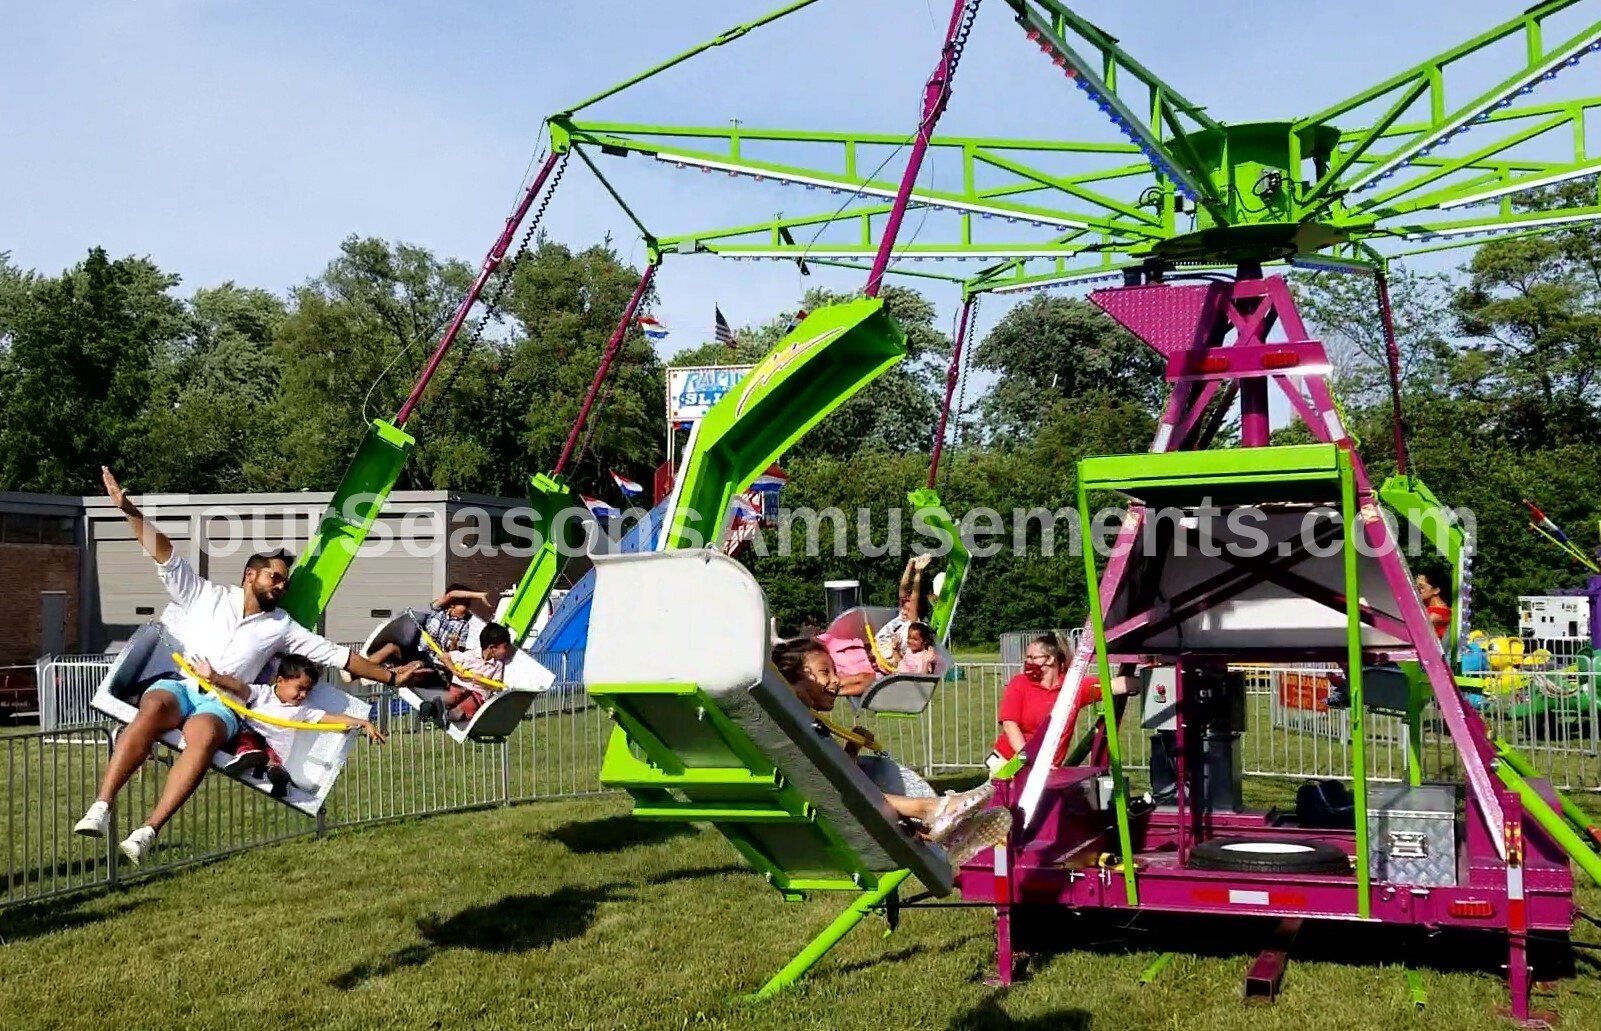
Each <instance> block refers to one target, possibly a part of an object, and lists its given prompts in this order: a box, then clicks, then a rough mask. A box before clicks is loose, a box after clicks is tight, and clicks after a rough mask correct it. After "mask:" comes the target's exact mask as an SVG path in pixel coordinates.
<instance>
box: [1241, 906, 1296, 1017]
mask: <svg viewBox="0 0 1601 1031" xmlns="http://www.w3.org/2000/svg"><path fill="white" fill-rule="evenodd" d="M1299 933H1301V921H1300V920H1299V919H1297V918H1287V919H1284V920H1280V921H1279V926H1278V928H1277V929H1276V930H1274V932H1273V940H1272V942H1271V943H1269V945H1268V947H1267V948H1265V949H1263V950H1262V952H1261V954H1259V955H1258V956H1257V957H1256V962H1255V963H1252V964H1251V969H1250V970H1248V971H1246V974H1245V1000H1246V1001H1247V1002H1272V1001H1273V1000H1274V999H1276V998H1278V994H1279V985H1280V984H1282V983H1283V981H1284V968H1285V967H1287V966H1288V965H1289V963H1290V946H1291V945H1293V944H1295V936H1296V935H1297V934H1299Z"/></svg>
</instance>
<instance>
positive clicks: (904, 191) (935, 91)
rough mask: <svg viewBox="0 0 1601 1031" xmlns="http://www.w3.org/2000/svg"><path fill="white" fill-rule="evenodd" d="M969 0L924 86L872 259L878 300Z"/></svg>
mask: <svg viewBox="0 0 1601 1031" xmlns="http://www.w3.org/2000/svg"><path fill="white" fill-rule="evenodd" d="M967 4H968V0H956V2H955V3H954V4H952V5H951V24H950V26H949V27H948V28H947V29H946V30H945V46H944V47H943V48H942V49H941V50H940V58H939V66H938V67H937V68H935V69H934V75H933V76H932V77H931V78H930V79H929V80H928V85H926V86H924V87H923V120H922V121H921V122H920V123H919V124H918V126H917V139H916V141H915V142H914V143H913V144H912V155H911V157H910V158H908V159H907V161H906V171H905V173H904V174H902V176H901V186H900V189H898V190H896V191H895V204H894V206H893V207H892V208H891V209H890V213H889V222H888V223H887V224H886V225H885V226H884V238H883V239H882V240H880V241H879V244H878V255H877V256H876V257H874V258H873V271H872V272H870V273H868V276H867V291H866V293H867V296H868V297H877V296H878V290H879V287H880V286H882V285H883V282H884V271H885V269H887V268H889V256H890V252H891V251H893V250H894V249H895V238H896V237H897V236H899V235H900V231H901V221H902V220H903V219H904V218H905V217H906V204H907V201H908V200H910V199H911V195H912V187H913V185H915V184H916V183H917V173H918V172H919V171H921V170H922V167H923V155H924V154H926V153H927V152H928V138H929V137H930V136H932V135H933V134H934V124H935V123H936V122H938V121H939V116H940V114H941V113H942V112H944V110H945V102H946V101H947V100H949V99H950V95H951V94H950V87H951V76H952V74H953V73H954V72H955V71H956V59H957V57H958V56H959V51H958V49H957V46H956V35H957V32H958V30H959V29H960V28H961V25H962V12H963V11H964V10H965V9H966V8H967Z"/></svg>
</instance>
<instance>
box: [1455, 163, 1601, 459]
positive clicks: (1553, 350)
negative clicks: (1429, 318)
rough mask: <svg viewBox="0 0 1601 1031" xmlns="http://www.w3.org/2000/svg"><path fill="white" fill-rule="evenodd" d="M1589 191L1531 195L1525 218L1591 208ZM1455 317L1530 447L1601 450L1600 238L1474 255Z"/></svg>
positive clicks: (1559, 238)
mask: <svg viewBox="0 0 1601 1031" xmlns="http://www.w3.org/2000/svg"><path fill="white" fill-rule="evenodd" d="M1594 192H1595V185H1594V183H1591V182H1573V183H1566V184H1563V185H1561V186H1558V187H1552V188H1550V189H1547V190H1543V191H1536V192H1535V193H1533V194H1531V195H1528V199H1527V200H1526V201H1524V202H1523V203H1521V204H1520V205H1519V206H1520V207H1523V208H1526V209H1528V210H1544V209H1548V208H1553V207H1567V206H1572V205H1575V204H1582V203H1585V202H1586V198H1588V197H1590V196H1592V195H1593V194H1594ZM1467 272H1468V274H1469V278H1468V282H1467V284H1466V285H1464V286H1463V287H1461V288H1460V289H1459V290H1458V291H1457V292H1456V296H1455V298H1454V301H1453V307H1454V309H1455V311H1456V314H1457V318H1458V327H1459V329H1460V330H1461V332H1462V333H1463V334H1464V335H1466V336H1469V337H1472V338H1474V339H1475V340H1476V341H1478V343H1476V344H1475V350H1476V351H1477V352H1478V353H1477V355H1476V358H1477V359H1478V369H1479V370H1480V374H1481V377H1482V381H1481V389H1484V390H1487V391H1488V392H1490V393H1492V394H1495V395H1499V397H1500V400H1501V404H1502V407H1501V416H1500V421H1501V423H1502V424H1503V425H1504V426H1505V428H1506V431H1507V432H1508V433H1509V434H1510V435H1511V436H1512V437H1513V438H1514V439H1515V440H1517V441H1518V442H1519V443H1521V444H1523V445H1524V446H1529V447H1538V446H1542V445H1544V444H1559V445H1561V444H1573V443H1581V442H1596V441H1601V232H1598V231H1597V230H1595V229H1584V228H1580V229H1573V230H1565V231H1560V232H1556V233H1551V234H1547V235H1543V236H1534V237H1527V238H1522V239H1511V240H1498V241H1493V242H1490V243H1487V244H1485V245H1484V246H1482V247H1480V248H1479V249H1478V250H1477V251H1475V252H1474V254H1473V257H1472V259H1471V260H1470V261H1469V263H1468V266H1467Z"/></svg>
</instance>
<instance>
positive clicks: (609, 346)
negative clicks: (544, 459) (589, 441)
mask: <svg viewBox="0 0 1601 1031" xmlns="http://www.w3.org/2000/svg"><path fill="white" fill-rule="evenodd" d="M655 276H656V266H655V265H654V264H651V265H646V266H645V274H644V275H642V276H640V277H639V285H638V286H636V287H634V296H632V297H630V298H629V299H628V307H626V308H624V309H623V317H622V319H621V320H619V321H618V323H617V330H616V332H614V333H612V335H611V340H609V341H607V343H606V353H605V354H603V355H601V358H600V367H599V368H597V369H596V370H595V378H594V380H593V381H591V382H590V384H589V393H588V394H586V395H584V406H583V407H582V408H580V409H579V410H578V418H577V419H576V420H574V421H573V428H572V431H571V432H569V433H568V434H567V443H566V444H564V445H562V449H561V458H559V459H557V460H556V468H555V469H554V470H552V472H551V475H552V476H560V475H561V474H562V470H563V469H565V468H567V459H568V458H570V457H572V453H573V445H574V444H576V443H578V434H579V433H581V432H582V431H583V428H584V423H585V422H587V421H588V420H589V410H590V409H591V408H593V407H594V405H595V396H596V395H597V394H599V393H600V387H601V384H603V383H605V382H606V374H607V373H608V372H610V371H611V366H612V362H613V361H615V360H616V358H617V354H618V352H619V351H621V350H622V347H623V338H624V337H626V336H627V335H628V327H629V325H630V324H632V323H633V321H634V312H635V311H637V310H638V309H639V302H640V301H641V300H642V299H643V298H644V296H645V291H646V290H648V289H649V288H650V281H651V280H652V279H653V278H655Z"/></svg>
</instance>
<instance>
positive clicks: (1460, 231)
mask: <svg viewBox="0 0 1601 1031" xmlns="http://www.w3.org/2000/svg"><path fill="white" fill-rule="evenodd" d="M1596 221H1601V212H1595V213H1592V214H1588V215H1553V216H1551V217H1550V218H1530V219H1524V220H1523V221H1521V222H1501V223H1496V224H1486V225H1466V226H1441V227H1440V228H1438V229H1424V230H1419V231H1418V232H1415V233H1404V234H1402V236H1401V239H1403V240H1414V241H1421V240H1434V239H1437V238H1439V237H1442V236H1464V235H1468V234H1472V233H1489V234H1499V233H1516V232H1521V231H1523V230H1526V229H1539V228H1541V227H1542V226H1561V225H1568V224H1569V223H1572V222H1596Z"/></svg>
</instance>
